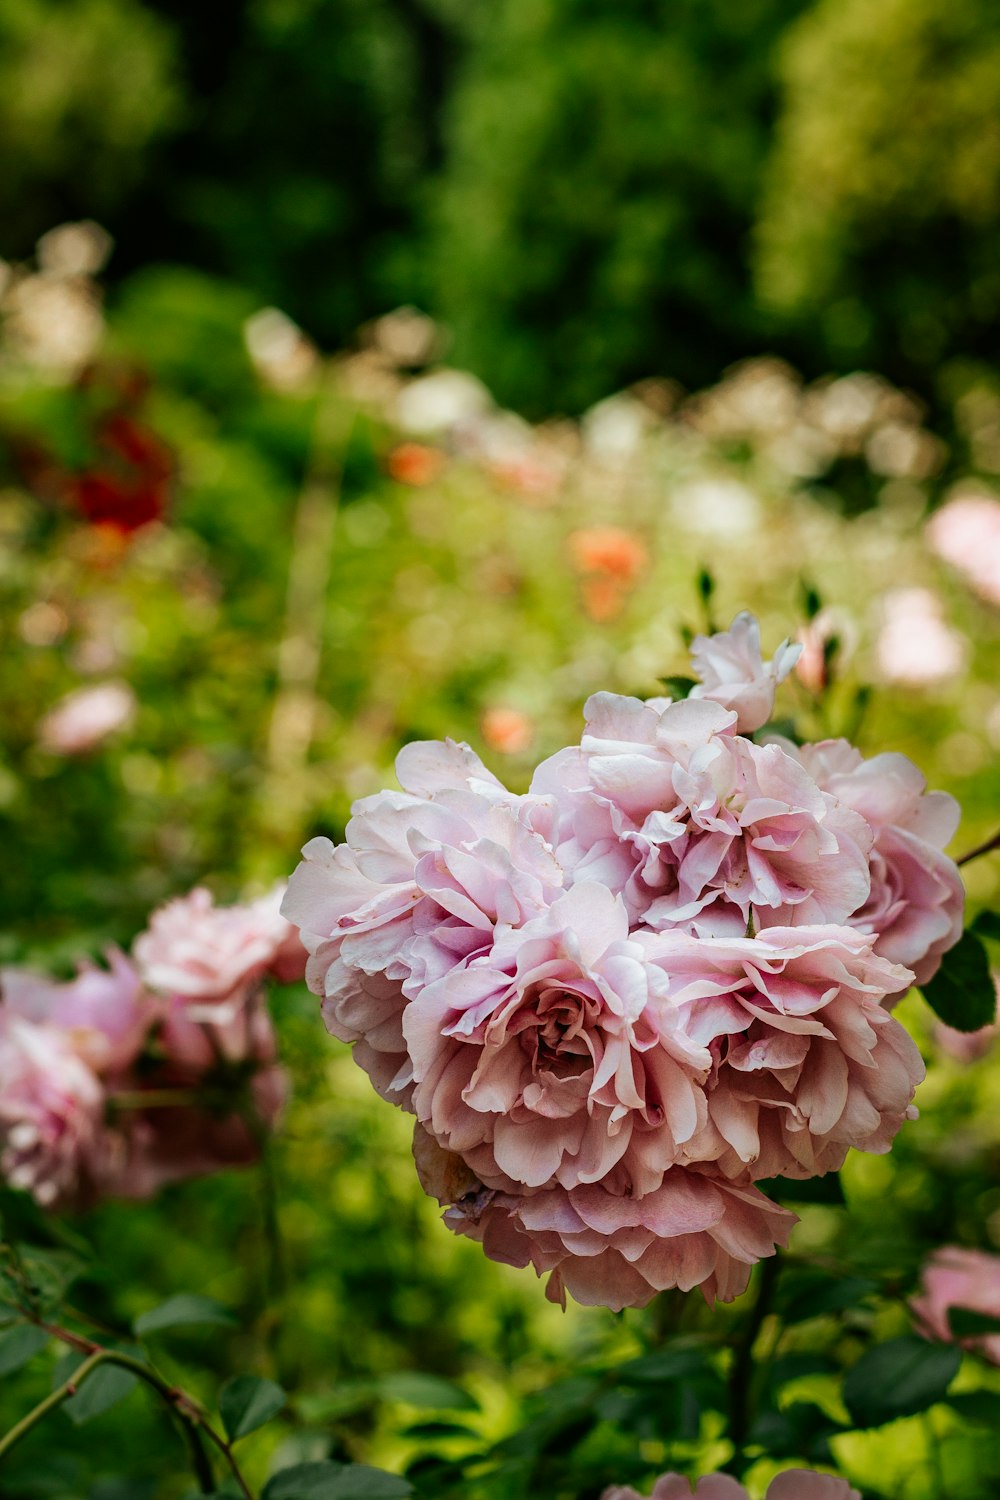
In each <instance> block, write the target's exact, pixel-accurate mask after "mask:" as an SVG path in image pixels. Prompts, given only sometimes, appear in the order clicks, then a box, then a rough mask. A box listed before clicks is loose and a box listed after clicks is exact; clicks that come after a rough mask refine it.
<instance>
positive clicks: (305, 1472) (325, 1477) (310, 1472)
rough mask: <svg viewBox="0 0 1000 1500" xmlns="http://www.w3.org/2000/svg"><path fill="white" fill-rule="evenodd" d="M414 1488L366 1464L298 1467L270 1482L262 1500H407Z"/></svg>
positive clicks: (327, 1464) (318, 1464) (325, 1464)
mask: <svg viewBox="0 0 1000 1500" xmlns="http://www.w3.org/2000/svg"><path fill="white" fill-rule="evenodd" d="M412 1493H413V1486H412V1485H411V1484H409V1483H408V1482H407V1480H405V1479H402V1478H400V1476H399V1475H398V1474H387V1473H386V1472H385V1470H383V1469H372V1468H369V1466H368V1465H367V1464H338V1463H332V1462H328V1463H313V1464H295V1465H294V1466H293V1467H292V1468H290V1469H283V1470H282V1471H281V1473H280V1474H275V1475H274V1477H273V1478H272V1479H270V1480H268V1482H267V1484H266V1485H265V1486H264V1492H263V1495H262V1500H405V1497H406V1496H407V1495H410V1494H412Z"/></svg>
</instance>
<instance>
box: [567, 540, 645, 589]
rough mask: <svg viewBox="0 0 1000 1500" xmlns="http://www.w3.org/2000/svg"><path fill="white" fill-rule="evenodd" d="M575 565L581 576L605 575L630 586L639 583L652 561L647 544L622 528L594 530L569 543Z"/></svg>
mask: <svg viewBox="0 0 1000 1500" xmlns="http://www.w3.org/2000/svg"><path fill="white" fill-rule="evenodd" d="M569 550H570V555H571V557H572V559H573V565H574V567H576V569H577V571H578V572H580V573H603V574H605V575H606V576H607V577H609V578H614V579H617V580H618V582H619V583H622V584H625V585H626V586H627V585H629V584H632V583H635V581H636V579H637V578H638V576H639V574H640V573H641V572H642V570H643V568H644V567H645V566H646V563H647V562H648V560H649V557H648V553H647V551H646V548H645V546H644V544H643V543H642V542H641V541H640V540H639V538H638V537H637V536H636V535H635V534H634V533H633V532H631V531H624V530H623V529H622V528H621V527H620V526H591V527H586V528H584V529H583V530H581V531H574V532H573V534H572V536H571V537H570V539H569Z"/></svg>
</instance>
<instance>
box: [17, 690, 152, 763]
mask: <svg viewBox="0 0 1000 1500" xmlns="http://www.w3.org/2000/svg"><path fill="white" fill-rule="evenodd" d="M135 712H136V700H135V694H134V693H133V691H132V689H131V688H130V687H129V685H128V683H127V682H100V683H96V684H95V685H94V686H93V687H82V688H77V689H76V690H75V691H74V692H72V693H68V694H67V695H66V697H65V698H61V699H60V700H59V702H58V703H57V704H56V705H55V707H54V708H52V709H50V710H49V712H48V713H47V714H46V715H45V717H44V719H43V720H42V722H41V724H40V725H39V726H38V738H39V742H40V744H41V745H42V748H43V749H45V750H48V751H50V752H51V753H52V754H53V755H85V754H86V753H87V751H88V750H96V749H97V747H98V746H99V745H101V744H102V743H103V742H104V741H105V740H106V739H107V738H108V737H109V736H110V735H112V734H114V733H115V732H116V730H119V729H124V728H125V727H126V726H127V725H128V724H130V723H131V722H132V720H133V719H134V718H135Z"/></svg>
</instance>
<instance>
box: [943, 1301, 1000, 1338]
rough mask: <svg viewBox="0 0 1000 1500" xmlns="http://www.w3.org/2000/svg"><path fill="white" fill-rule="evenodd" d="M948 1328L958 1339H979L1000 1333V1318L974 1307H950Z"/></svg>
mask: <svg viewBox="0 0 1000 1500" xmlns="http://www.w3.org/2000/svg"><path fill="white" fill-rule="evenodd" d="M948 1326H949V1328H950V1329H951V1331H952V1333H953V1334H954V1335H955V1337H956V1338H957V1339H969V1338H977V1337H979V1336H981V1335H982V1334H985V1333H1000V1318H998V1317H996V1316H995V1315H991V1314H990V1313H983V1312H977V1311H976V1310H975V1308H972V1307H949V1309H948Z"/></svg>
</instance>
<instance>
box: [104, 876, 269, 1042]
mask: <svg viewBox="0 0 1000 1500" xmlns="http://www.w3.org/2000/svg"><path fill="white" fill-rule="evenodd" d="M281 894H282V893H281V890H280V888H279V890H277V891H273V892H272V893H271V894H270V895H268V896H263V897H261V899H260V900H259V901H253V902H250V903H248V904H245V905H234V906H216V905H215V902H214V901H213V899H212V896H211V894H210V893H209V892H208V891H207V890H205V889H204V888H203V887H198V888H197V889H196V890H193V891H191V892H190V893H189V894H188V895H186V896H178V897H177V898H176V899H175V900H173V901H168V902H167V903H166V905H165V906H161V907H160V908H159V909H158V910H157V911H155V912H154V913H153V915H152V916H151V917H150V919H149V926H148V927H147V928H146V930H145V932H142V933H140V934H139V936H138V937H137V938H136V940H135V942H134V944H133V945H132V954H133V957H134V958H135V960H136V963H137V964H138V967H139V971H140V973H141V975H142V978H143V980H144V982H145V983H146V984H148V985H149V987H150V988H151V989H154V990H158V991H159V992H160V993H161V994H164V995H183V996H184V997H185V998H186V999H187V1000H188V1002H189V1003H191V1004H192V1005H194V1006H200V1007H201V1008H202V1010H203V1011H204V1014H205V1015H206V1016H208V1015H210V1013H211V1012H213V1011H214V1010H216V1009H217V1008H219V1007H222V1008H223V1009H225V1006H226V1002H227V1001H229V999H230V998H231V997H232V996H234V994H235V993H236V992H237V991H239V990H240V989H241V987H242V986H245V985H246V984H248V983H251V982H254V981H257V980H259V979H261V978H262V977H263V975H264V974H265V973H266V972H267V971H268V970H269V969H271V968H272V967H273V966H274V965H275V964H276V963H279V964H280V963H284V962H285V958H286V956H287V953H288V945H289V943H290V939H291V936H292V933H291V928H290V925H289V923H288V921H287V920H286V919H285V918H284V917H283V916H282V915H281V911H280V901H281Z"/></svg>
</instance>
